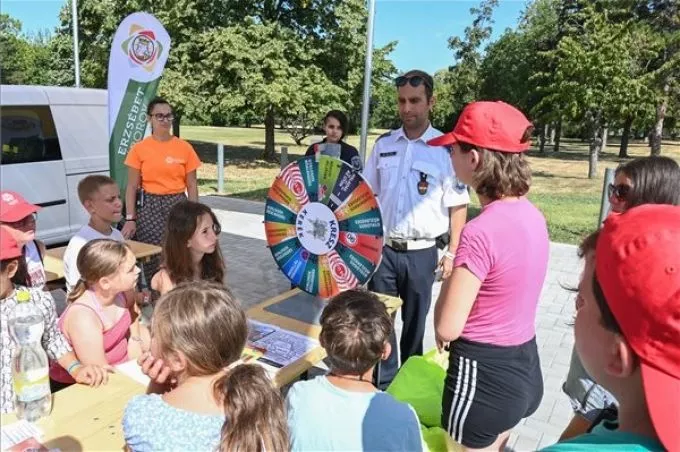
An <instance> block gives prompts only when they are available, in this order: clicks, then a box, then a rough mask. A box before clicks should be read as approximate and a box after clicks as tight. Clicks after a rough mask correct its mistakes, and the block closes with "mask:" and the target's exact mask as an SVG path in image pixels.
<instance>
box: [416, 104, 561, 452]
mask: <svg viewBox="0 0 680 452" xmlns="http://www.w3.org/2000/svg"><path fill="white" fill-rule="evenodd" d="M532 129H533V128H532V126H531V123H530V122H529V121H528V120H527V119H526V117H525V116H524V115H523V114H522V113H521V112H520V111H519V110H517V109H516V108H514V107H512V106H511V105H508V104H506V103H503V102H474V103H471V104H469V105H468V106H466V107H465V109H464V110H463V112H462V114H461V116H460V118H459V120H458V122H457V124H456V126H455V128H454V130H453V132H450V133H448V134H446V135H443V136H441V137H439V138H436V139H434V140H431V141H430V142H429V144H430V145H433V146H449V148H450V151H451V160H452V161H453V166H454V168H455V171H456V175H457V177H458V178H459V179H460V181H461V182H462V183H465V184H468V185H470V186H471V187H472V188H473V189H474V190H475V192H477V195H478V197H479V201H480V203H481V205H482V212H481V213H480V214H479V216H478V217H476V218H475V219H473V220H471V221H470V222H469V223H468V224H467V225H466V226H465V227H464V229H463V231H462V233H461V237H460V244H459V246H458V249H457V251H456V258H455V260H454V270H453V273H452V275H451V276H450V277H449V279H448V280H447V281H446V282H445V284H444V285H443V287H442V290H441V293H440V296H439V299H438V300H437V304H436V306H435V334H436V339H437V345H438V347H440V348H441V347H443V346H444V345H445V344H446V343H448V344H449V350H450V354H449V368H448V371H447V377H446V382H445V388H444V395H443V400H442V426H443V427H444V428H445V429H447V431H448V432H449V434H450V435H451V437H452V438H453V439H454V440H455V441H457V442H459V443H461V444H462V445H463V446H465V447H466V448H467V449H468V450H470V449H472V450H474V449H488V450H503V448H504V447H505V443H506V442H507V439H508V437H509V434H510V429H512V428H513V427H514V426H515V425H517V424H518V423H519V421H520V420H521V419H522V418H525V417H527V416H530V415H531V414H532V413H533V412H534V411H535V410H536V408H538V405H539V404H540V401H541V399H542V397H543V378H542V375H541V367H540V363H539V356H538V350H537V348H536V339H535V327H534V324H535V320H536V308H537V305H538V301H539V296H540V293H541V288H542V286H543V280H544V279H545V274H546V271H547V267H548V251H549V239H548V230H547V226H546V221H545V218H544V217H543V215H542V214H541V212H540V211H539V210H538V209H537V208H536V207H535V206H534V205H533V204H531V202H529V200H527V199H526V198H525V197H524V196H525V195H526V194H527V192H528V191H529V187H530V185H531V170H530V168H529V162H528V161H527V160H526V158H525V157H524V155H523V154H522V152H524V151H526V150H528V149H529V138H530V136H531V131H532Z"/></svg>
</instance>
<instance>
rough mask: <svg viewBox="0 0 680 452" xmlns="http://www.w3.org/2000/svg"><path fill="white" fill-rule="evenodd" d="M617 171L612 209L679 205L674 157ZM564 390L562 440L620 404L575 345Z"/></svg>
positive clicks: (637, 161)
mask: <svg viewBox="0 0 680 452" xmlns="http://www.w3.org/2000/svg"><path fill="white" fill-rule="evenodd" d="M614 174H615V175H614V183H613V184H610V185H609V187H608V190H609V203H610V204H611V211H612V212H613V213H624V212H626V211H627V210H630V209H632V208H633V207H637V206H640V205H642V204H670V205H674V206H678V205H680V165H678V163H677V162H676V161H675V160H673V159H671V158H668V157H660V156H651V157H641V158H636V159H634V160H631V161H629V162H626V163H623V164H621V165H619V167H618V168H616V172H615V173H614ZM562 391H563V392H564V393H565V394H566V395H567V397H569V399H570V401H571V405H572V408H573V410H574V417H572V419H571V421H570V422H569V425H567V427H566V428H565V429H564V432H563V433H562V436H561V437H560V441H564V440H566V439H569V438H572V437H574V436H578V435H581V434H584V433H586V432H587V431H588V429H589V428H590V426H591V425H592V424H593V423H594V422H596V421H597V419H599V418H600V417H601V416H602V415H603V413H604V412H603V410H605V409H606V408H608V407H610V406H612V405H614V406H616V405H617V401H616V399H615V398H614V396H613V395H612V394H611V393H609V391H607V390H606V389H604V388H603V387H602V386H600V385H598V384H597V383H595V381H593V379H592V378H591V377H590V375H588V372H586V370H585V368H584V367H583V363H582V362H581V359H580V358H579V356H578V354H577V353H576V349H575V348H573V349H572V353H571V363H570V365H569V371H568V373H567V379H566V381H565V382H564V385H563V386H562Z"/></svg>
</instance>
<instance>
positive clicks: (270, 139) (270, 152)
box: [262, 107, 276, 162]
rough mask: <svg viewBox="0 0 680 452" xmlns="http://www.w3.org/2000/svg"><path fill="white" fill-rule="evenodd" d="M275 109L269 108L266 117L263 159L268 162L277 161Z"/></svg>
mask: <svg viewBox="0 0 680 452" xmlns="http://www.w3.org/2000/svg"><path fill="white" fill-rule="evenodd" d="M275 119H276V118H274V109H273V108H272V107H269V108H268V109H267V114H266V115H265V117H264V150H263V151H262V159H263V160H267V161H268V162H275V161H276V150H275V149H274V123H275Z"/></svg>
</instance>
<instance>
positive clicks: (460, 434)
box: [456, 360, 477, 444]
mask: <svg viewBox="0 0 680 452" xmlns="http://www.w3.org/2000/svg"><path fill="white" fill-rule="evenodd" d="M470 380H471V381H470V396H469V397H468V400H467V404H466V405H465V409H464V410H463V415H462V416H461V418H460V421H459V422H460V424H459V426H458V438H456V441H458V442H459V443H461V444H462V443H463V427H464V426H465V419H467V415H468V411H470V406H472V400H473V399H474V398H475V389H476V388H477V361H475V360H473V361H472V377H471V378H470Z"/></svg>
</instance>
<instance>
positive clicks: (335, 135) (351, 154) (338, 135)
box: [305, 110, 363, 171]
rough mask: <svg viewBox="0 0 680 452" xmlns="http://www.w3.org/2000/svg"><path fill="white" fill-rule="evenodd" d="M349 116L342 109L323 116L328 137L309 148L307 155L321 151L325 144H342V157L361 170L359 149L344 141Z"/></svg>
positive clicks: (324, 128) (324, 129)
mask: <svg viewBox="0 0 680 452" xmlns="http://www.w3.org/2000/svg"><path fill="white" fill-rule="evenodd" d="M347 124H348V122H347V116H345V114H344V113H343V112H341V111H340V110H331V111H329V112H328V113H326V116H324V118H323V131H324V133H325V134H326V137H325V138H324V139H323V140H321V142H320V143H316V144H313V145H311V146H309V147H308V148H307V152H306V153H305V157H307V156H310V155H315V154H317V153H319V152H321V149H322V148H323V145H324V144H338V145H340V155H339V157H340V159H341V160H342V161H344V162H346V163H347V164H349V165H351V166H352V167H353V168H354V169H356V170H357V171H361V169H362V168H363V164H362V162H361V157H359V151H357V148H355V147H354V146H351V145H349V144H347V143H345V142H344V141H343V138H345V133H346V132H347Z"/></svg>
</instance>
